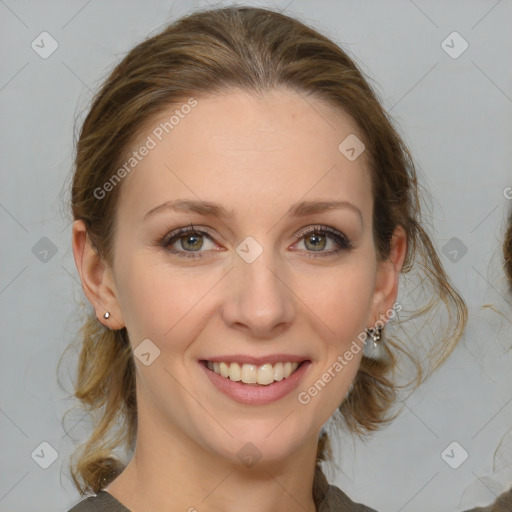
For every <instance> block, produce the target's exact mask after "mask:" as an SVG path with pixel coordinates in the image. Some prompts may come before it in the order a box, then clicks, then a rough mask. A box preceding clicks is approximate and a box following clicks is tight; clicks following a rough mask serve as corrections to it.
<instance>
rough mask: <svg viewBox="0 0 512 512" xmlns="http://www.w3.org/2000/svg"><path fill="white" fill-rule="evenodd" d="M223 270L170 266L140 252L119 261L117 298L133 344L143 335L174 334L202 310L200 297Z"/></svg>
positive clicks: (153, 337)
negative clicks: (128, 258)
mask: <svg viewBox="0 0 512 512" xmlns="http://www.w3.org/2000/svg"><path fill="white" fill-rule="evenodd" d="M221 276H222V272H210V273H205V272H202V273H201V271H200V270H199V269H183V271H181V272H180V271H179V270H177V269H171V268H170V266H169V265H166V264H163V263H161V262H160V261H158V260H157V259H156V258H154V259H151V257H150V256H149V255H147V254H141V255H140V256H136V257H134V258H132V259H131V260H130V261H128V260H126V261H124V262H120V264H119V271H118V277H119V283H120V285H119V287H118V291H119V302H120V305H121V308H122V311H123V316H124V320H125V323H126V327H127V330H128V334H129V335H130V339H131V340H132V342H133V344H135V345H136V344H137V341H138V340H142V339H145V338H149V339H154V340H155V341H157V340H159V341H162V340H163V339H165V338H168V337H171V338H174V337H175V336H174V335H175V334H176V333H177V332H179V331H180V330H181V329H182V328H183V326H184V325H189V329H191V328H192V330H193V327H191V326H190V320H191V319H192V318H193V317H194V318H196V319H197V314H198V312H199V311H200V310H201V301H202V300H204V298H205V296H206V295H207V293H208V291H209V290H210V289H212V288H213V287H214V286H215V283H216V282H218V281H219V279H220V277H221Z"/></svg>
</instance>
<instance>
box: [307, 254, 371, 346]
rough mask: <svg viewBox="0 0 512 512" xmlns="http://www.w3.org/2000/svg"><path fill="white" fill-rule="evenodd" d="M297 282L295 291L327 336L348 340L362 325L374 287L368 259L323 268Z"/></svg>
mask: <svg viewBox="0 0 512 512" xmlns="http://www.w3.org/2000/svg"><path fill="white" fill-rule="evenodd" d="M353 261H354V260H353ZM298 282H300V283H301V284H300V291H299V292H298V295H299V296H300V297H301V298H304V303H305V304H306V305H307V306H308V308H309V310H311V311H312V312H313V313H314V314H315V316H316V317H317V318H318V319H320V320H321V322H319V324H320V327H321V328H323V329H324V330H323V331H322V332H325V334H326V338H327V339H332V340H333V341H335V342H337V343H339V342H340V341H342V342H343V341H344V340H348V341H350V340H351V339H352V337H353V336H357V334H359V332H361V330H362V329H364V328H365V327H366V323H367V321H368V317H369V315H370V309H371V304H372V298H373V291H374V272H373V269H372V263H371V261H364V259H363V258H360V260H359V262H358V263H357V264H351V265H346V266H340V267H337V268H331V269H324V272H323V273H318V272H316V274H315V275H314V276H313V275H311V278H310V279H306V278H305V277H300V278H298ZM298 287H299V285H298Z"/></svg>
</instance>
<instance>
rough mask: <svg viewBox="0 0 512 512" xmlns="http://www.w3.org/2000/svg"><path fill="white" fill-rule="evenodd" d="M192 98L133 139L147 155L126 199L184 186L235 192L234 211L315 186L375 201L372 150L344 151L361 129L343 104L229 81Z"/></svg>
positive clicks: (193, 192)
mask: <svg viewBox="0 0 512 512" xmlns="http://www.w3.org/2000/svg"><path fill="white" fill-rule="evenodd" d="M192 100H193V101H191V100H190V99H187V98H186V99H185V100H184V101H183V103H180V104H176V105H173V106H172V107H168V108H167V109H166V110H164V111H162V112H161V113H160V114H158V115H157V116H155V117H153V118H152V119H151V120H150V121H149V122H148V123H146V125H145V126H144V129H143V130H141V132H140V134H139V136H138V137H137V139H136V140H135V142H134V143H133V144H132V145H131V146H130V148H129V151H128V152H127V154H126V155H125V159H128V158H130V155H131V154H132V153H133V152H134V151H135V152H138V153H141V152H144V153H145V156H142V157H141V156H140V154H139V155H138V158H139V160H138V161H137V164H136V167H135V168H134V169H133V171H131V172H130V173H129V174H128V176H127V177H126V178H125V179H124V181H123V187H122V188H123V191H122V193H121V200H120V203H121V204H120V205H119V208H121V207H123V205H124V206H127V205H130V210H131V211H132V212H133V211H134V210H136V209H137V208H139V207H140V208H142V209H145V210H146V211H147V210H149V209H150V208H151V207H153V206H154V205H155V204H156V203H158V202H159V201H160V202H162V201H168V200H170V199H173V198H181V197H184V196H185V197H187V198H192V197H195V198H196V199H197V198H201V199H208V200H212V201H219V202H225V201H226V200H227V201H230V204H226V207H227V208H230V209H234V210H235V211H236V210H237V209H238V207H242V206H248V205H249V204H253V205H257V204H258V202H260V204H262V202H270V203H272V204H273V205H274V206H279V205H280V204H282V203H287V204H288V203H292V202H296V201H298V200H299V199H301V198H304V199H308V197H307V196H308V195H309V196H311V197H313V196H314V197H315V198H316V197H322V198H327V199H347V198H349V199H351V200H355V201H359V202H361V203H363V202H367V201H368V197H369V194H371V186H370V185H371V183H370V176H369V172H368V169H367V166H368V164H367V152H366V151H364V152H363V153H362V154H361V155H360V156H359V157H358V158H357V159H355V160H353V161H351V160H350V159H348V158H347V156H346V154H345V153H344V152H343V151H340V143H342V142H343V141H344V140H345V139H347V137H352V138H353V137H354V136H356V137H358V138H359V139H362V135H361V134H360V132H359V130H358V128H357V126H356V124H355V123H354V121H353V120H352V119H351V118H350V117H349V116H348V115H346V114H344V113H343V111H341V110H340V109H337V108H334V107H333V106H332V105H330V104H328V103H326V102H324V101H321V100H319V99H316V98H314V97H311V96H306V95H303V94H299V93H296V92H293V91H289V90H274V91H271V92H268V93H265V94H263V95H255V94H251V93H249V92H245V91H239V90H230V91H225V92H223V93H222V94H216V95H211V96H196V97H194V98H193V99H192ZM349 140H352V139H349ZM345 145H346V144H345ZM143 147H148V148H150V149H149V150H146V151H139V150H142V148H143ZM343 149H344V146H343V144H342V150H343ZM356 149H358V148H356ZM287 204H286V205H285V204H282V206H283V208H284V207H286V206H287Z"/></svg>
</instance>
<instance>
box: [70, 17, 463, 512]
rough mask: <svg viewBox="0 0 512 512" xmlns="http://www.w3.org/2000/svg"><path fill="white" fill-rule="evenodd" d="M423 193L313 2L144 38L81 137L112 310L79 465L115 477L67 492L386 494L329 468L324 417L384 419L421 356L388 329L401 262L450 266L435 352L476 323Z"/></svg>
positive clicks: (84, 208)
mask: <svg viewBox="0 0 512 512" xmlns="http://www.w3.org/2000/svg"><path fill="white" fill-rule="evenodd" d="M418 201H419V199H418V190H417V183H416V175H415V171H414V166H413V163H412V161H411V158H410V155H409V152H408V150H407V149H406V147H405V146H404V144H403V142H402V140H401V139H400V137H399V135H398V134H397V133H396V131H395V130H394V128H393V126H392V124H391V122H390V120H389V119H388V117H387V115H386V113H385V112H384V111H383V109H382V107H381V106H380V104H379V102H378V100H377V98H376V96H375V94H374V93H373V91H372V90H371V88H370V87H369V85H368V84H367V82H366V80H365V79H364V77H363V76H362V74H361V72H360V71H359V70H358V69H357V67H356V66H355V64H354V63H353V62H352V60H351V59H350V58H349V57H348V56H347V55H346V54H345V53H344V52H343V51H342V50H341V49H340V48H339V47H338V46H337V45H335V44H334V43H333V42H332V41H330V40H329V39H327V38H326V37H324V36H322V35H320V34H319V33H317V32H316V31H314V30H312V29H310V28H309V27H307V26H305V25H303V24H302V23H300V22H298V21H296V20H294V19H292V18H289V17H287V16H284V15H282V14H278V13H275V12H272V11H268V10H264V9H257V8H226V9H218V10H211V11H207V12H200V13H195V14H192V15H190V16H188V17H186V18H183V19H181V20H178V21H177V22H176V23H173V24H172V25H170V26H169V27H167V28H166V29H165V30H164V31H163V32H162V33H160V34H158V35H156V36H154V37H152V38H151V39H148V40H147V41H145V42H143V43H141V44H139V45H138V46H137V47H135V48H134V49H133V50H132V51H131V52H130V53H129V54H128V55H127V56H126V57H125V58H124V59H123V61H122V62H121V63H120V64H119V65H118V66H117V67H116V69H115V70H114V71H113V73H112V74H111V75H110V77H109V78H108V80H107V81H106V83H105V84H104V85H103V87H102V89H101V91H100V92H99V93H98V95H97V97H96V98H95V100H94V102H93V105H92V108H91V110H90V112H89V114H88V116H87V118H86V120H85V122H84V125H83V128H82V132H81V134H80V139H79V141H78V146H77V155H76V169H75V175H74V180H73V186H72V209H73V215H74V219H75V223H74V227H73V252H74V256H75V262H76V265H77V269H78V271H79V274H80V278H81V282H82V286H83V289H84V292H85V294H86V296H87V298H88V300H89V302H90V303H91V304H92V306H93V308H94V314H93V315H91V316H90V318H89V319H88V321H87V323H86V324H85V325H84V327H83V329H82V331H81V339H80V343H81V353H80V360H79V367H78V378H77V382H76V388H75V396H76V397H77V398H78V399H79V400H80V401H81V402H82V403H83V405H84V406H85V407H86V408H87V409H88V410H90V411H91V412H92V413H94V414H95V420H96V424H95V430H94V431H93V433H92V436H91V438H90V439H89V440H88V441H87V442H86V443H85V444H84V445H83V447H81V449H80V450H79V451H78V457H77V458H76V461H75V462H73V464H72V475H73V478H74V481H75V484H76V486H77V488H78V489H79V491H80V492H81V493H82V494H85V493H86V492H93V493H96V494H97V496H95V497H90V498H88V499H86V500H84V501H83V502H82V503H80V504H79V505H78V506H77V507H74V508H73V509H72V510H73V511H74V512H78V511H86V510H122V511H126V510H132V511H134V512H139V511H146V510H151V511H160V510H166V511H173V510H190V511H192V510H196V509H197V510H230V509H234V508H237V509H243V510H258V511H263V510H280V511H283V510H297V509H300V510H305V511H307V512H312V511H316V510H320V511H323V512H327V511H332V510H346V511H370V510H371V509H369V508H368V507H365V506H363V505H357V504H355V503H353V502H352V501H351V500H350V499H349V498H348V497H347V496H346V495H345V494H344V493H343V492H342V491H341V490H340V489H338V488H337V487H334V486H330V485H329V484H328V482H327V480H326V479H325V477H324V475H323V473H322V469H321V462H322V461H323V460H328V459H329V453H330V452H329V444H328V437H327V434H326V432H325V431H324V430H322V431H321V429H322V426H323V425H324V424H325V423H326V422H327V421H328V420H329V418H331V416H333V413H335V412H337V414H338V415H339V416H340V417H341V418H343V420H344V424H345V425H346V427H347V428H348V430H350V431H352V432H354V433H358V434H364V433H365V432H368V431H371V430H375V429H376V428H378V427H379V426H380V425H382V424H383V423H385V422H386V421H389V419H390V417H391V415H390V414H389V412H390V408H391V406H392V405H393V403H394V398H395V392H396V389H397V384H396V383H395V382H394V380H393V378H392V377H393V371H394V369H395V366H396V360H397V356H398V355H399V354H400V353H402V354H405V355H406V356H409V357H410V358H411V360H413V361H414V357H413V355H412V354H411V353H410V352H411V351H412V347H413V341H414V340H412V339H408V340H407V341H406V343H401V342H400V340H399V339H398V338H397V337H395V336H393V338H391V337H389V336H387V335H384V332H382V331H383V327H384V326H385V325H386V323H387V322H388V321H389V320H390V319H392V318H394V317H396V316H397V312H398V311H400V310H401V309H402V305H401V304H397V303H396V299H397V294H398V284H399V277H400V275H401V274H405V273H408V272H410V271H413V272H411V275H414V276H416V277H418V278H419V279H421V283H422V284H423V286H424V287H428V286H430V287H431V289H432V293H431V295H430V296H431V301H430V302H429V303H428V304H426V305H425V307H424V308H422V309H421V311H420V310H418V311H413V312H412V316H413V317H414V316H418V315H420V314H426V315H428V314H433V315H438V314H439V312H440V311H441V312H445V313H447V314H448V327H447V328H446V329H445V330H444V331H442V332H440V333H439V338H438V339H437V340H435V341H434V342H433V344H432V347H431V348H432V354H433V355H432V359H433V367H435V366H436V365H437V364H439V363H440V362H441V361H442V360H444V358H445V357H446V356H447V355H448V354H449V353H450V352H451V350H452V349H453V347H454V346H455V344H456V343H457V341H458V339H459V337H460V335H461V333H462V330H463V328H464V325H465V322H466V308H465V305H464V302H463V301H462V299H461V298H460V296H459V295H458V294H457V293H456V291H455V290H454V289H453V288H452V287H451V286H450V284H449V282H448V280H447V277H446V275H445V273H444V271H443V268H442V266H441V263H440V261H439V258H438V256H437V253H436V251H435V249H434V247H433V245H432V243H431V241H430V239H429V237H428V235H427V234H426V232H425V231H424V229H423V228H422V226H421V224H420V222H419V218H420V211H419V202H418ZM415 262H418V263H419V264H418V265H415ZM416 285H417V284H416ZM411 292H412V290H411ZM404 314H405V310H404ZM417 328H418V327H417V326H416V327H415V329H417ZM424 342H426V340H423V339H421V340H418V345H424V344H425V343H424ZM405 345H407V347H406V346H405ZM434 354H435V356H434ZM417 369H418V373H417V382H419V381H421V379H422V375H421V373H420V370H421V368H420V366H419V365H418V368H417ZM119 448H121V449H126V450H127V452H128V453H129V455H131V459H130V461H129V462H128V463H127V464H126V463H125V462H123V461H122V460H121V458H119V457H118V456H117V455H116V454H115V453H114V452H115V451H116V450H117V449H119Z"/></svg>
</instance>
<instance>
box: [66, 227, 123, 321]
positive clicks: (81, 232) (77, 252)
mask: <svg viewBox="0 0 512 512" xmlns="http://www.w3.org/2000/svg"><path fill="white" fill-rule="evenodd" d="M72 246H73V256H74V258H75V265H76V268H77V270H78V274H79V275H80V281H81V282H82V288H83V290H84V293H85V295H86V297H87V299H88V300H89V302H90V303H91V305H92V306H93V308H94V310H95V311H96V316H97V318H98V320H99V321H100V322H101V323H102V324H103V325H105V326H106V327H109V328H110V329H122V328H123V327H125V323H124V319H123V316H122V312H121V308H120V307H119V303H118V300H117V295H116V288H115V284H114V279H113V275H112V269H111V267H110V265H108V264H107V262H106V261H105V260H104V259H103V258H102V257H101V256H100V255H99V254H98V252H97V251H96V249H95V248H94V247H93V245H92V242H91V239H90V237H89V235H88V233H87V228H86V226H85V223H84V222H83V221H82V220H76V221H75V222H74V223H73V240H72Z"/></svg>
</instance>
